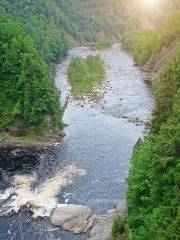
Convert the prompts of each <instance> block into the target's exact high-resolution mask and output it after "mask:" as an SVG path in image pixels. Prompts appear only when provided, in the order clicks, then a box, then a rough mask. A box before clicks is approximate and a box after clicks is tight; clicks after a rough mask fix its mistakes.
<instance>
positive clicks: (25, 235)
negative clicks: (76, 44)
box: [0, 44, 153, 240]
mask: <svg viewBox="0 0 180 240" xmlns="http://www.w3.org/2000/svg"><path fill="white" fill-rule="evenodd" d="M88 54H96V53H94V52H91V51H90V50H89V49H88V48H84V47H81V48H76V49H73V50H71V51H70V52H69V54H68V57H67V58H66V59H65V60H64V61H63V62H62V63H61V64H59V65H58V66H57V74H56V85H57V86H58V88H59V89H60V90H61V92H62V94H61V102H62V104H64V103H65V102H66V98H67V96H68V95H69V91H70V87H69V85H68V83H67V76H66V71H67V67H68V64H69V61H70V58H71V57H72V56H83V57H86V56H87V55H88ZM98 54H100V55H101V57H102V58H103V59H104V61H105V63H106V79H105V83H104V86H103V87H101V88H100V89H99V91H101V92H102V93H103V94H104V98H103V99H102V100H100V101H99V102H98V103H93V102H90V101H88V100H85V103H84V102H77V101H75V100H73V99H72V98H71V97H70V99H69V103H68V106H67V108H66V110H65V113H64V118H63V120H64V123H65V124H67V125H68V126H67V127H66V128H65V134H66V137H65V138H64V139H63V140H62V141H61V142H60V146H59V148H58V149H56V150H54V151H51V152H45V151H44V152H43V153H42V154H40V156H39V157H37V158H36V159H35V158H33V159H32V162H31V159H30V158H28V157H27V159H25V160H24V161H20V162H19V165H18V164H17V166H14V167H11V166H9V165H8V167H6V168H4V167H3V164H0V168H1V173H2V175H1V179H2V182H1V185H0V187H1V189H2V190H3V191H4V190H5V189H6V188H11V189H12V188H13V187H15V189H16V190H15V192H16V195H15V200H14V201H12V203H13V202H15V201H16V199H18V201H20V202H21V201H23V197H22V195H23V196H24V193H23V194H20V193H19V192H18V193H17V191H22V186H21V185H22V184H20V186H21V187H20V188H19V187H17V186H16V184H15V186H14V185H12V184H11V183H12V179H13V177H14V176H19V175H20V176H21V175H25V176H23V177H25V178H26V180H27V181H28V184H29V179H28V178H27V176H26V175H27V174H28V176H35V178H32V179H31V180H32V182H31V184H30V187H29V185H28V184H27V185H28V187H27V188H26V187H25V189H24V187H23V191H24V190H26V194H27V192H28V194H29V193H30V196H29V195H28V198H29V199H30V200H31V201H30V202H33V201H34V202H35V204H34V206H44V205H47V204H44V202H46V203H47V202H48V199H49V200H50V199H51V200H52V199H53V201H54V204H55V202H56V203H57V202H58V203H64V202H66V203H80V204H84V205H88V206H90V207H91V208H92V209H93V210H94V211H95V212H97V213H103V212H105V211H106V210H108V209H110V208H112V207H113V205H114V204H116V203H119V202H120V201H121V200H122V199H124V196H125V191H126V183H125V179H126V177H127V174H128V167H129V159H130V156H131V153H132V149H133V146H134V144H135V143H136V141H137V140H138V138H139V137H142V136H143V131H144V125H142V124H139V123H142V122H146V121H147V119H148V118H149V116H150V114H151V112H152V108H153V98H152V93H151V89H150V88H149V87H148V86H147V85H146V84H145V82H144V81H145V80H147V78H148V76H147V74H146V73H144V72H143V71H141V70H139V69H138V68H136V67H135V66H134V63H133V60H132V58H131V57H130V56H129V55H128V54H126V53H125V52H124V51H122V50H121V49H120V47H119V45H118V44H115V45H113V46H112V48H111V49H109V50H107V51H101V52H98ZM68 165H73V166H74V165H76V166H78V167H75V169H76V170H75V172H74V174H75V176H77V177H78V176H81V175H83V176H82V177H80V178H77V179H76V180H75V181H74V182H73V184H70V183H71V181H72V180H73V179H74V175H73V176H69V173H70V172H69V171H67V169H66V166H68ZM63 169H64V170H63ZM65 169H66V170H65ZM79 169H84V170H79ZM79 171H80V172H79ZM84 171H86V175H84ZM65 172H66V173H68V174H65ZM77 172H78V173H77ZM63 174H65V179H66V180H67V182H66V181H65V182H63V183H62V179H64V178H63V176H64V175H63ZM70 175H71V174H70ZM21 180H22V179H20V180H18V181H19V182H21ZM69 184H70V185H69ZM52 186H53V187H52ZM54 187H55V188H54ZM62 187H63V188H62ZM44 193H45V195H44ZM49 193H50V194H49ZM6 194H9V193H8V192H6ZM41 198H42V199H43V201H42V202H41V203H40V204H37V202H38V201H40V199H41ZM44 200H45V201H44ZM25 203H27V201H24V204H25ZM18 204H19V203H18ZM24 204H22V202H21V203H20V204H19V205H18V206H19V207H21V208H20V211H19V213H18V214H14V215H11V216H9V217H8V216H2V217H1V218H0V239H6V240H8V239H17V240H19V239H27V240H30V239H31V240H32V239H38V240H39V239H43V240H44V239H63V240H66V239H67V240H69V239H72V240H73V239H76V240H80V239H86V236H84V235H82V236H80V235H78V236H74V235H72V234H70V233H68V232H65V231H61V230H57V229H55V228H53V227H52V226H50V225H49V223H48V220H46V219H43V220H42V219H39V220H35V221H32V219H31V215H32V213H31V212H29V208H27V207H22V205H24ZM49 206H50V209H52V207H51V204H49ZM30 208H31V211H33V212H36V213H37V212H38V211H39V208H36V211H35V210H33V209H32V205H30ZM40 209H41V210H40V211H41V214H42V208H40ZM44 209H45V210H44V211H45V212H44V213H45V214H44V215H48V214H47V212H48V209H46V208H44ZM49 211H50V210H49ZM38 214H39V215H41V214H40V213H39V212H38Z"/></svg>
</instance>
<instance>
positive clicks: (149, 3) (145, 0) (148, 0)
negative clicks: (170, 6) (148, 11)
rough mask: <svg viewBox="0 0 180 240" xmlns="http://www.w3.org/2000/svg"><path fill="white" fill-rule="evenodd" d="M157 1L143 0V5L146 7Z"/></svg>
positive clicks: (153, 4)
mask: <svg viewBox="0 0 180 240" xmlns="http://www.w3.org/2000/svg"><path fill="white" fill-rule="evenodd" d="M157 3H158V0H144V5H145V6H146V7H154V6H156V5H157Z"/></svg>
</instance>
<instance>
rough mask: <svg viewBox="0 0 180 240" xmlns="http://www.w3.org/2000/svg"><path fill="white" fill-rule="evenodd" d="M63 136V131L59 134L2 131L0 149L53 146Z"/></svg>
mask: <svg viewBox="0 0 180 240" xmlns="http://www.w3.org/2000/svg"><path fill="white" fill-rule="evenodd" d="M64 136H65V134H64V132H60V133H59V134H44V135H41V136H40V135H28V136H20V137H16V136H12V135H10V134H8V133H2V134H1V138H0V149H12V148H13V149H15V148H21V149H23V148H26V149H37V150H40V149H44V148H51V147H53V146H55V145H56V144H57V143H58V142H59V141H61V140H62V139H63V137H64Z"/></svg>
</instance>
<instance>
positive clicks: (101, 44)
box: [93, 36, 112, 50]
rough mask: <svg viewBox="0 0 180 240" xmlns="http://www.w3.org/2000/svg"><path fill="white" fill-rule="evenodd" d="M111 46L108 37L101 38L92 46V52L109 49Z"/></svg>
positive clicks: (110, 40) (110, 39)
mask: <svg viewBox="0 0 180 240" xmlns="http://www.w3.org/2000/svg"><path fill="white" fill-rule="evenodd" d="M111 45H112V38H111V37H110V36H106V37H103V38H102V39H100V40H98V41H97V44H96V45H95V46H93V50H101V49H105V48H109V47H111Z"/></svg>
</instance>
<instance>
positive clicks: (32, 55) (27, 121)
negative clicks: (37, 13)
mask: <svg viewBox="0 0 180 240" xmlns="http://www.w3.org/2000/svg"><path fill="white" fill-rule="evenodd" d="M0 52H1V56H0V79H1V81H0V110H1V111H0V126H1V127H4V128H7V127H8V126H10V125H13V124H16V126H19V127H20V128H21V129H19V130H21V131H23V132H24V131H25V130H24V128H26V130H27V126H30V125H34V126H35V130H36V131H38V132H41V131H42V130H43V129H44V128H45V127H47V126H45V122H44V118H45V116H49V117H50V118H51V124H52V126H51V127H52V129H54V130H55V129H56V128H59V127H60V117H59V116H60V110H59V99H58V94H57V91H56V89H55V86H54V82H53V78H52V75H51V74H50V71H49V69H48V66H47V65H46V63H45V62H44V61H43V60H42V58H41V56H40V54H39V53H38V51H37V50H36V49H35V47H34V44H33V41H32V39H31V38H30V37H28V36H26V34H25V33H24V31H23V30H22V29H21V27H19V26H18V25H16V24H14V23H13V22H12V21H11V20H8V19H7V18H6V17H4V16H3V15H0ZM49 127H50V126H49Z"/></svg>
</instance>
